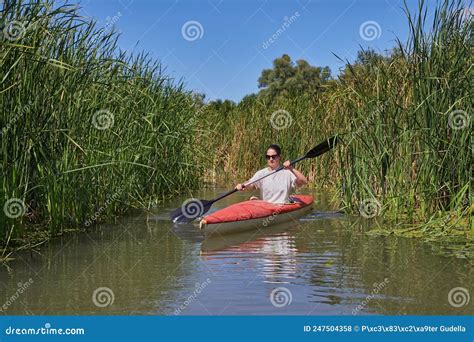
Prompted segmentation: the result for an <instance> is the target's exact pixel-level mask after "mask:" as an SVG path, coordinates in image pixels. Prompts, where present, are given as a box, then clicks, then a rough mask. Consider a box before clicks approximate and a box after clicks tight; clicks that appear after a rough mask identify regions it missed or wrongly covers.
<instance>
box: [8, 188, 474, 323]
mask: <svg viewBox="0 0 474 342" xmlns="http://www.w3.org/2000/svg"><path fill="white" fill-rule="evenodd" d="M214 196H215V193H205V194H200V196H199V197H202V198H213V197H214ZM239 196H240V197H239ZM242 196H243V195H241V194H240V193H239V194H236V195H235V197H233V198H231V197H232V196H231V197H229V198H227V199H226V200H223V201H222V203H221V202H219V203H218V204H216V205H215V207H216V208H213V210H216V209H218V208H220V207H223V206H225V205H228V204H230V203H233V202H237V201H240V200H242V199H243V197H242ZM182 200H183V198H178V199H176V200H175V201H174V202H173V203H169V204H168V205H167V207H166V208H161V209H159V210H157V211H156V213H154V214H146V215H143V216H139V217H134V218H128V219H124V220H121V221H120V222H119V223H118V224H115V225H104V226H102V227H99V228H97V229H96V230H94V231H90V232H89V233H87V234H75V235H71V236H68V237H65V238H63V239H60V240H57V241H55V242H54V243H52V244H50V245H49V246H48V247H46V248H44V249H42V250H41V251H40V252H39V253H36V252H31V253H24V254H21V255H19V256H18V258H17V260H15V261H14V262H12V263H10V264H9V268H6V267H3V268H1V269H0V309H2V311H1V312H0V313H3V314H53V315H54V314H102V315H107V314H124V315H127V314H167V315H173V314H181V315H195V314H199V315H231V314H250V315H255V314H257V315H258V314H270V315H287V314H301V315H307V314H309V315H318V314H324V315H339V314H347V315H352V314H359V315H367V314H452V315H457V314H472V313H473V309H472V303H469V304H468V305H465V306H462V307H459V308H456V307H454V306H452V305H450V304H449V300H448V293H449V291H450V290H451V289H453V288H455V287H463V288H465V289H466V290H467V291H468V292H469V293H470V294H471V297H472V293H473V292H472V289H473V287H472V278H473V276H472V264H471V263H470V262H469V261H468V260H460V259H454V258H445V257H440V256H437V255H435V254H434V253H433V252H432V251H431V248H430V246H429V245H426V244H423V243H421V242H420V241H418V240H411V239H403V238H396V237H374V236H368V235H366V234H365V233H364V230H365V228H364V227H362V226H361V225H360V224H359V223H358V222H357V221H354V219H352V218H349V217H347V216H344V215H343V214H341V213H338V212H337V211H334V208H331V207H330V206H329V205H327V204H326V203H324V202H322V201H321V199H320V198H319V197H317V201H316V204H315V206H314V211H313V212H312V213H311V214H310V215H308V216H307V217H306V218H304V219H303V220H301V221H299V222H293V223H290V224H287V225H280V226H275V227H267V228H265V229H264V230H263V231H250V232H245V233H241V234H234V235H228V236H223V237H212V238H208V239H206V240H204V239H203V237H202V236H201V235H200V233H199V231H198V230H197V228H196V226H195V225H192V224H188V225H179V226H173V225H172V224H171V222H169V221H168V220H167V214H168V213H169V211H170V210H171V209H172V208H174V207H176V206H178V205H179V204H180V202H181V201H182ZM30 279H31V284H30ZM27 282H28V284H29V285H28V286H27V287H26V288H25V287H24V286H23V285H24V284H26V283H27ZM20 283H21V284H20ZM20 285H21V286H20ZM19 288H22V289H24V290H22V291H21V293H19V292H20V291H19ZM98 288H108V289H109V290H110V291H111V292H110V293H109V297H108V300H109V302H108V303H106V304H109V305H107V306H104V307H101V306H100V305H99V306H98V305H96V304H97V301H94V298H93V294H94V291H96V290H97V289H98ZM3 303H5V305H4V306H3V307H2V306H1V305H2V304H3ZM95 303H96V304H95ZM99 304H100V303H99Z"/></svg>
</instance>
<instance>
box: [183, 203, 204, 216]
mask: <svg viewBox="0 0 474 342" xmlns="http://www.w3.org/2000/svg"><path fill="white" fill-rule="evenodd" d="M181 212H182V213H183V216H184V217H186V218H189V219H193V218H196V217H199V216H202V215H203V214H204V204H203V203H202V201H201V200H198V199H196V198H188V199H187V200H186V201H184V202H183V205H182V206H181Z"/></svg>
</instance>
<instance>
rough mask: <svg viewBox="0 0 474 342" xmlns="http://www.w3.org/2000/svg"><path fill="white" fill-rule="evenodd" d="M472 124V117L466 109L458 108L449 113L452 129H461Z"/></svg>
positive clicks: (449, 123) (449, 122)
mask: <svg viewBox="0 0 474 342" xmlns="http://www.w3.org/2000/svg"><path fill="white" fill-rule="evenodd" d="M470 124H471V118H470V117H469V115H468V114H467V113H466V112H465V111H463V110H461V109H458V110H453V111H452V112H451V113H449V118H448V126H449V127H451V128H452V129H454V130H456V131H457V130H461V129H464V128H467V127H469V126H470Z"/></svg>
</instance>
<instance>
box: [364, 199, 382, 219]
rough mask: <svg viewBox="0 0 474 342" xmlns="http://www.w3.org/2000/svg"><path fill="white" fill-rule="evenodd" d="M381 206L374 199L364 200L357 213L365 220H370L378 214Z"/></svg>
mask: <svg viewBox="0 0 474 342" xmlns="http://www.w3.org/2000/svg"><path fill="white" fill-rule="evenodd" d="M381 208H382V205H381V204H380V202H379V201H377V200H376V199H375V198H370V199H365V200H363V201H362V202H361V203H360V205H359V213H360V214H361V215H362V216H363V217H365V218H372V217H375V216H377V215H378V214H379V213H380V209H381Z"/></svg>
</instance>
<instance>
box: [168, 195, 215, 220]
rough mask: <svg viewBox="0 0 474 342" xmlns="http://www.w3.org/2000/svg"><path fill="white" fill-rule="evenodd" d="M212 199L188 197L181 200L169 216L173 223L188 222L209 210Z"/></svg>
mask: <svg viewBox="0 0 474 342" xmlns="http://www.w3.org/2000/svg"><path fill="white" fill-rule="evenodd" d="M212 203H213V202H212V201H206V200H200V199H196V198H190V199H188V200H186V201H184V202H183V204H182V205H181V207H179V208H177V209H175V210H173V211H172V212H171V214H170V218H171V220H172V221H173V222H175V223H189V222H191V221H194V220H195V219H197V218H198V217H201V216H203V215H204V214H205V213H207V212H208V211H209V209H210V208H211V205H212Z"/></svg>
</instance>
